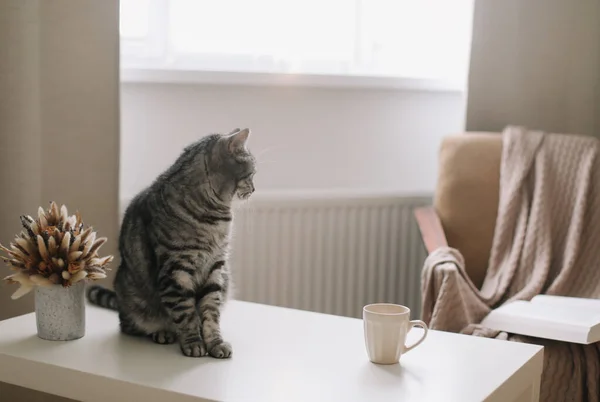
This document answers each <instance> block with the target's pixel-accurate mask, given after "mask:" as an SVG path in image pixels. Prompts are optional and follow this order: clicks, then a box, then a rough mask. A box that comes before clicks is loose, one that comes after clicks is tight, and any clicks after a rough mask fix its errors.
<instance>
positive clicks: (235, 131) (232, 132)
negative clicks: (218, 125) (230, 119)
mask: <svg viewBox="0 0 600 402" xmlns="http://www.w3.org/2000/svg"><path fill="white" fill-rule="evenodd" d="M238 131H240V129H239V128H234V129H233V130H231V131H230V132H229V133H228V134H227V135H232V134H235V133H237V132H238Z"/></svg>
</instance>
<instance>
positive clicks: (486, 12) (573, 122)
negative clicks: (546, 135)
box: [466, 0, 600, 136]
mask: <svg viewBox="0 0 600 402" xmlns="http://www.w3.org/2000/svg"><path fill="white" fill-rule="evenodd" d="M599 91H600V2H598V1H595V0H582V1H572V0H528V1H522V0H502V1H497V0H476V3H475V9H474V24H473V40H472V52H471V65H470V75H469V91H468V92H469V94H468V104H467V118H466V126H467V129H468V130H489V131H500V130H502V128H504V127H505V126H506V125H507V124H520V125H525V126H528V127H530V128H536V129H542V130H547V131H554V132H563V133H576V134H586V135H595V136H600V93H599Z"/></svg>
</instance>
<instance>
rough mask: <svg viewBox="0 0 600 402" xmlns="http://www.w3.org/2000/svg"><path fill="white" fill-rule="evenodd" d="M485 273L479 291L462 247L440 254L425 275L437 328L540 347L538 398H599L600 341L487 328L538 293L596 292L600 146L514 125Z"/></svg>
mask: <svg viewBox="0 0 600 402" xmlns="http://www.w3.org/2000/svg"><path fill="white" fill-rule="evenodd" d="M502 135H503V154H502V160H501V168H500V200H499V208H498V215H497V220H496V227H495V232H494V239H493V244H492V250H491V255H490V260H489V265H488V269H487V275H486V277H485V280H484V283H483V285H482V287H481V289H477V288H476V287H475V285H473V283H472V282H471V281H470V279H469V277H468V276H467V274H466V271H465V266H464V260H463V258H462V256H461V254H460V252H459V251H458V250H456V249H453V248H451V247H444V248H440V249H437V250H435V251H434V252H433V253H431V254H430V255H429V256H428V258H427V260H426V261H425V266H424V269H423V272H422V294H423V320H424V321H425V322H426V323H427V324H428V325H429V326H430V328H431V329H437V330H443V331H451V332H462V333H465V334H471V335H477V336H485V337H496V338H501V339H507V340H509V341H516V342H529V343H535V344H539V345H542V346H544V371H543V375H542V383H541V390H540V400H542V401H553V402H554V401H600V345H598V344H592V345H579V344H573V343H567V342H558V341H551V340H544V339H535V338H531V337H524V336H518V335H514V334H506V333H501V332H499V331H493V330H490V329H489V328H483V327H482V326H481V325H479V323H480V322H481V320H482V319H483V318H484V317H485V316H486V315H487V314H488V313H489V312H490V311H491V309H493V308H496V307H498V306H500V305H502V304H503V303H506V302H509V301H513V300H519V299H520V300H530V299H531V298H532V297H533V296H535V295H537V294H552V295H562V296H574V297H587V298H600V158H599V153H600V142H599V141H598V140H597V139H595V138H593V137H584V136H576V135H563V134H554V133H552V134H551V133H545V132H539V131H529V130H526V129H525V128H522V127H508V128H507V129H506V130H505V131H504V132H503V133H502Z"/></svg>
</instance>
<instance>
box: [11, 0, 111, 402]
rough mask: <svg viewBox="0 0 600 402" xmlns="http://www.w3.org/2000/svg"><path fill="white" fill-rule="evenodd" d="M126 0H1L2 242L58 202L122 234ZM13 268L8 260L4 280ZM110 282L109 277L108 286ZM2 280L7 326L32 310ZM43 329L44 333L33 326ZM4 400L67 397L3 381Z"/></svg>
mask: <svg viewBox="0 0 600 402" xmlns="http://www.w3.org/2000/svg"><path fill="white" fill-rule="evenodd" d="M118 9H119V7H118V0H103V1H96V0H80V1H77V2H73V1H71V0H53V1H45V0H7V1H1V2H0V54H1V55H2V57H0V94H2V95H1V96H0V184H1V186H2V195H3V196H2V197H0V243H2V244H7V243H8V242H10V241H11V240H12V239H13V236H14V235H15V234H16V233H18V232H19V231H20V230H21V226H20V221H19V215H21V214H24V213H27V214H31V215H34V214H35V213H36V211H37V208H38V206H44V207H47V206H48V202H49V201H50V200H56V201H57V202H60V203H65V204H66V205H67V206H69V207H70V209H71V212H75V210H77V209H79V210H80V211H81V213H82V215H83V217H84V219H85V221H86V223H88V224H91V225H93V226H94V227H95V228H96V229H97V230H98V231H99V233H100V234H101V235H103V236H107V237H108V238H109V243H107V244H106V245H105V246H103V248H102V251H103V253H115V252H116V244H117V233H118V229H117V228H118V179H119V177H118V173H119V98H118V95H119V68H118V67H119V66H118V56H119V38H118ZM9 273H10V271H9V270H8V269H7V268H6V267H5V266H4V264H2V268H1V269H0V278H2V277H4V276H6V275H8V274H9ZM105 283H106V284H109V283H110V281H106V282H105ZM15 290H16V286H6V285H5V284H4V283H0V320H3V319H6V318H9V317H12V316H15V315H19V314H23V313H26V312H30V311H32V310H33V294H32V293H30V294H28V295H26V296H24V297H23V298H21V299H19V300H17V301H13V300H11V299H10V295H11V293H12V292H14V291H15ZM32 330H33V331H34V332H32V333H35V329H32ZM0 395H2V396H1V397H0V399H1V400H2V401H5V400H6V401H21V400H26V401H31V402H34V401H42V400H43V401H48V402H49V401H58V400H64V399H63V398H58V397H56V398H55V397H51V396H48V395H44V394H41V393H38V392H34V391H30V390H23V389H20V388H18V387H13V386H9V385H7V384H3V383H0Z"/></svg>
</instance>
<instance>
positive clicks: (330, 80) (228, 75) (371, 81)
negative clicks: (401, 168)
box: [121, 68, 465, 93]
mask: <svg viewBox="0 0 600 402" xmlns="http://www.w3.org/2000/svg"><path fill="white" fill-rule="evenodd" d="M121 82H122V83H163V84H205V85H248V86H288V87H289V86H291V87H324V88H364V89H396V90H408V91H433V92H454V93H462V92H465V88H464V87H463V86H461V85H459V84H457V83H454V82H446V81H439V80H428V79H416V78H395V77H369V76H344V75H309V74H271V73H254V72H248V73H246V72H218V71H197V70H177V69H154V68H149V69H148V68H123V69H121Z"/></svg>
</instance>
